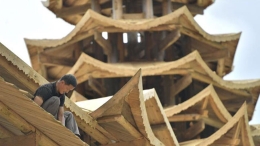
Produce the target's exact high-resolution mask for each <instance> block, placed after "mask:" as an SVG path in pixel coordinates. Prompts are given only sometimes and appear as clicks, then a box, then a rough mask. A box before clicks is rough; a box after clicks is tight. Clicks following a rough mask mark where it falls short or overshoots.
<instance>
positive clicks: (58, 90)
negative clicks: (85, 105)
mask: <svg viewBox="0 0 260 146" xmlns="http://www.w3.org/2000/svg"><path fill="white" fill-rule="evenodd" d="M76 86H77V80H76V78H75V77H74V76H73V75H70V74H67V75H64V76H63V77H61V78H60V79H59V80H58V81H56V82H52V83H48V84H45V85H42V86H40V87H39V88H38V89H37V90H36V92H35V94H34V99H33V100H34V102H36V103H37V104H38V105H39V106H41V107H42V108H43V109H45V110H46V111H47V112H49V113H51V114H52V115H53V116H54V117H55V118H56V119H57V120H59V121H60V122H61V123H62V125H64V126H66V127H67V128H68V129H70V130H71V131H72V132H73V133H74V134H76V135H77V136H79V137H80V134H79V129H78V125H77V123H76V121H75V119H74V117H73V114H72V113H71V112H69V111H65V112H64V107H63V106H64V101H65V93H68V92H69V91H72V90H74V88H75V87H76Z"/></svg>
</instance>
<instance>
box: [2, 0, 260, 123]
mask: <svg viewBox="0 0 260 146" xmlns="http://www.w3.org/2000/svg"><path fill="white" fill-rule="evenodd" d="M0 3H1V5H0V42H1V43H2V44H4V45H5V46H6V47H7V48H9V49H10V50H11V51H13V52H14V53H15V54H16V55H17V56H18V57H20V58H21V59H22V60H24V61H25V62H26V63H27V64H28V65H31V63H30V59H29V55H28V52H27V48H26V45H25V42H24V38H30V39H60V38H62V37H64V36H66V35H67V34H68V33H69V32H70V31H71V30H73V28H74V26H73V25H70V24H68V23H66V22H65V21H63V20H62V19H59V18H56V16H55V15H54V14H53V13H52V12H51V11H49V10H48V9H47V8H45V7H44V6H43V5H42V3H41V0H38V1H37V0H11V1H8V0H0ZM259 6H260V1H259V0H251V1H250V2H249V1H243V0H216V1H215V2H214V4H213V5H211V6H209V7H208V8H207V9H206V10H205V11H204V15H198V16H196V17H195V20H196V21H197V22H198V23H199V25H200V26H201V27H202V28H203V29H204V30H205V31H206V32H208V33H210V34H222V33H237V32H242V35H241V38H240V41H239V45H238V47H237V51H236V55H235V59H234V63H233V65H234V69H233V72H232V73H230V74H228V75H227V76H226V77H225V78H224V79H226V80H243V79H260V67H258V66H255V65H257V64H258V63H260V57H259V55H260V51H259V49H260V43H258V41H259V37H258V34H260V27H259V26H260V20H259V19H258V17H256V15H257V14H258V9H259V8H260V7H259ZM255 115H260V104H259V105H258V104H257V107H256V110H255V113H254V117H253V120H252V121H251V122H250V124H260V118H258V119H257V118H256V116H255Z"/></svg>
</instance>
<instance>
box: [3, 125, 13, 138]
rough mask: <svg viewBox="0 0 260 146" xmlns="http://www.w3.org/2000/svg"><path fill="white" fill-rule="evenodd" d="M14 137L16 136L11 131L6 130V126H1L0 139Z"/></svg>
mask: <svg viewBox="0 0 260 146" xmlns="http://www.w3.org/2000/svg"><path fill="white" fill-rule="evenodd" d="M12 136H14V134H13V133H12V132H11V131H9V130H8V129H6V128H5V127H4V126H2V125H0V139H1V138H7V137H12Z"/></svg>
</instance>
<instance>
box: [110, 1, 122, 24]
mask: <svg viewBox="0 0 260 146" xmlns="http://www.w3.org/2000/svg"><path fill="white" fill-rule="evenodd" d="M122 6H123V5H122V0H112V7H113V9H112V10H113V16H112V18H113V19H122V16H123V7H122Z"/></svg>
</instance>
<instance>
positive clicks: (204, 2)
mask: <svg viewBox="0 0 260 146" xmlns="http://www.w3.org/2000/svg"><path fill="white" fill-rule="evenodd" d="M158 1H161V0H158ZM61 2H62V1H57V0H48V2H44V3H43V5H44V6H45V7H47V8H48V9H49V10H50V11H52V12H53V13H54V14H55V15H57V16H58V15H59V14H58V13H59V11H60V10H61V9H62V8H63V7H66V8H71V7H74V6H79V5H84V4H91V1H89V0H82V1H77V2H64V4H62V3H61ZM171 2H175V3H180V4H189V5H194V6H199V7H202V8H204V9H206V8H207V7H208V6H210V5H211V4H212V3H213V2H214V0H197V2H195V3H194V1H192V2H189V1H187V0H172V1H171ZM64 5H66V6H64ZM82 17H83V16H82V15H81V14H74V15H68V16H63V17H62V19H64V20H65V21H67V22H68V23H70V24H72V25H76V24H77V23H78V22H79V21H80V20H81V19H82Z"/></svg>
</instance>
